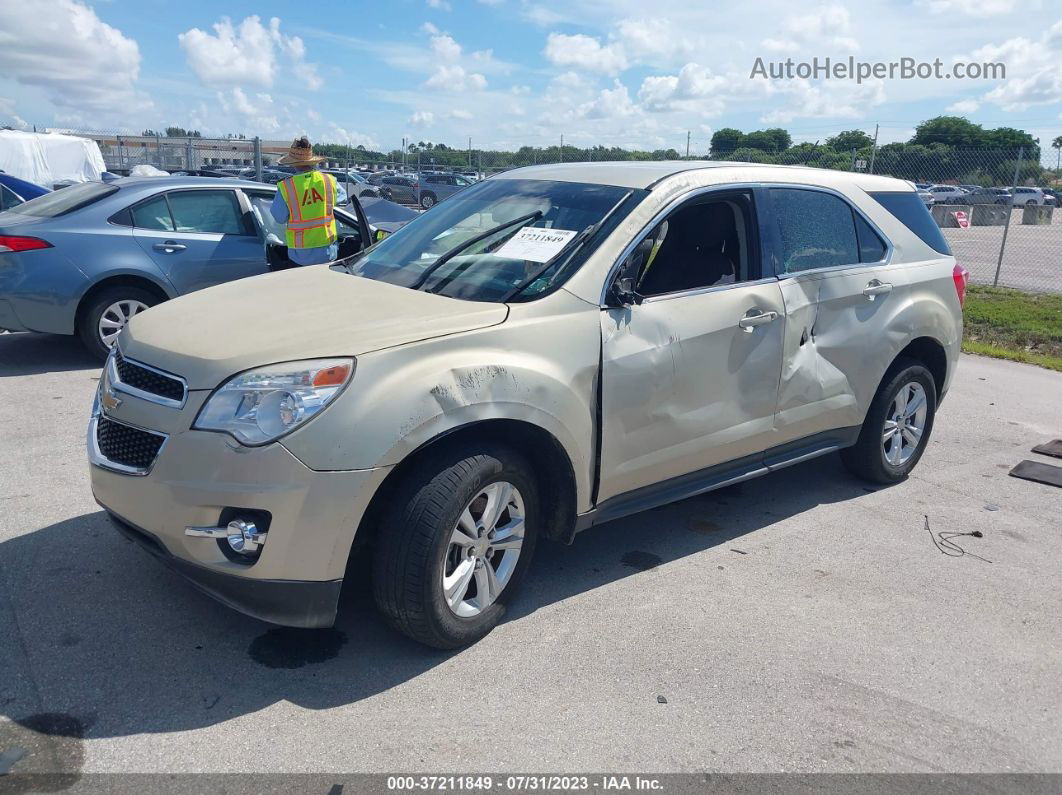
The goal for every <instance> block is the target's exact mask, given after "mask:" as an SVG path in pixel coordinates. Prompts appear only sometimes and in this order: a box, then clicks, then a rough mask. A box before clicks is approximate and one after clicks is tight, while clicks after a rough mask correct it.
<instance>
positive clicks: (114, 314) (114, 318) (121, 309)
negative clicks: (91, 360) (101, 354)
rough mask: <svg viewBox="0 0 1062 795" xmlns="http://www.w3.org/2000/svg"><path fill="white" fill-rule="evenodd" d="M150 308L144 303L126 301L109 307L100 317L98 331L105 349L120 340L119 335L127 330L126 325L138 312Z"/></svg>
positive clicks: (116, 302) (117, 302)
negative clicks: (123, 330)
mask: <svg viewBox="0 0 1062 795" xmlns="http://www.w3.org/2000/svg"><path fill="white" fill-rule="evenodd" d="M147 308H148V305H147V304H145V303H144V302H143V301H136V300H126V301H115V302H114V303H113V304H111V305H110V306H109V307H107V308H106V309H104V310H103V314H101V315H100V322H99V326H98V329H97V330H98V331H99V335H100V341H101V342H102V343H103V344H104V346H105V347H107V348H110V347H111V346H112V345H114V341H115V340H116V339H117V338H118V335H119V334H120V333H121V332H122V329H124V328H125V326H126V324H127V323H128V322H129V320H130V319H131V318H132V317H133V315H135V314H137V313H138V312H143V311H144V310H145V309H147Z"/></svg>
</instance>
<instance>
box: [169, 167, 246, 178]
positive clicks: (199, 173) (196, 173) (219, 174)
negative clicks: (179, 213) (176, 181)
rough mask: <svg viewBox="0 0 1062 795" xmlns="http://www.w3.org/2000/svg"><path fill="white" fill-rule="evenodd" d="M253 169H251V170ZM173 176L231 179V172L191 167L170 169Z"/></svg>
mask: <svg viewBox="0 0 1062 795" xmlns="http://www.w3.org/2000/svg"><path fill="white" fill-rule="evenodd" d="M253 171H254V169H252V172H253ZM170 176H173V177H215V178H216V179H231V178H232V174H230V173H228V172H227V171H220V170H218V169H214V168H192V169H188V170H186V171H171V172H170Z"/></svg>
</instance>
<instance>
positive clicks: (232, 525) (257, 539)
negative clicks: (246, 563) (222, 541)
mask: <svg viewBox="0 0 1062 795" xmlns="http://www.w3.org/2000/svg"><path fill="white" fill-rule="evenodd" d="M227 529H228V541H229V546H230V547H231V548H232V550H233V551H234V552H239V553H240V554H241V555H247V556H248V557H251V556H253V555H255V554H257V552H258V550H259V548H260V547H261V546H262V545H263V544H264V543H265V542H266V536H268V535H269V534H268V533H259V532H258V528H257V527H256V526H255V523H254V522H248V521H245V520H243V519H233V520H232V521H231V522H229V526H228V528H227Z"/></svg>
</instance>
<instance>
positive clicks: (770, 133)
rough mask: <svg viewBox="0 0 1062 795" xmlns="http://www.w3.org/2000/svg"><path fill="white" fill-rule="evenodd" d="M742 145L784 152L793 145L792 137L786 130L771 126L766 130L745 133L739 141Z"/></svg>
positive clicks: (765, 150) (764, 150)
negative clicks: (743, 137)
mask: <svg viewBox="0 0 1062 795" xmlns="http://www.w3.org/2000/svg"><path fill="white" fill-rule="evenodd" d="M741 145H742V146H744V147H749V148H752V149H759V150H760V151H761V152H774V153H777V152H784V151H785V150H786V149H788V148H789V147H790V146H792V145H793V138H792V137H791V136H790V135H789V132H788V131H787V130H783V129H782V128H780V127H771V128H770V129H768V130H753V131H752V132H750V133H747V134H746V135H745V139H744V140H743V141H742V142H741Z"/></svg>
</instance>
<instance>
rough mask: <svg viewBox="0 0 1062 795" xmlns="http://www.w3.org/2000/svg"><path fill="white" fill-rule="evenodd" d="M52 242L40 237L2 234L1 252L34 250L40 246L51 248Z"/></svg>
mask: <svg viewBox="0 0 1062 795" xmlns="http://www.w3.org/2000/svg"><path fill="white" fill-rule="evenodd" d="M51 247H52V244H51V243H49V242H48V241H47V240H41V239H40V238H39V237H21V236H19V235H0V252H4V251H34V250H36V249H39V248H51Z"/></svg>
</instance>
